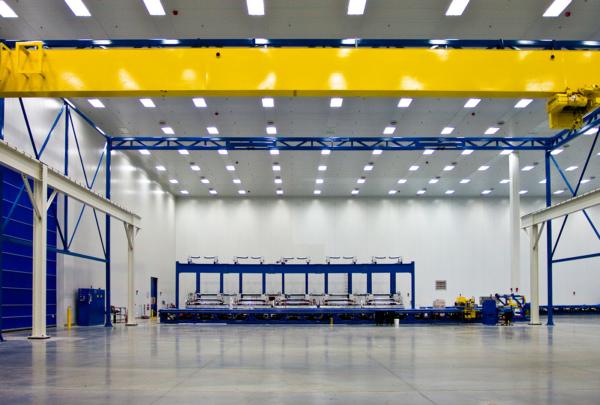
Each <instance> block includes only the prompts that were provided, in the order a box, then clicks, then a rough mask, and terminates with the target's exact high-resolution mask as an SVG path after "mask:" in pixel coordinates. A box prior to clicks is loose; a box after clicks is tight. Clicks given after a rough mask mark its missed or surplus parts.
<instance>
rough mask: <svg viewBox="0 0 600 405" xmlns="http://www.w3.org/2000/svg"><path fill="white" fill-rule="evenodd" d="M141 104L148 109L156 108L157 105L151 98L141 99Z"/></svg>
mask: <svg viewBox="0 0 600 405" xmlns="http://www.w3.org/2000/svg"><path fill="white" fill-rule="evenodd" d="M140 103H142V105H143V106H144V107H146V108H155V107H156V104H154V101H152V99H151V98H140Z"/></svg>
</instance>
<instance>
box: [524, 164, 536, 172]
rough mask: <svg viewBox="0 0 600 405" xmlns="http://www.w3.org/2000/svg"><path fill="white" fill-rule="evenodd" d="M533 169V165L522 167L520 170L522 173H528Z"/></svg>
mask: <svg viewBox="0 0 600 405" xmlns="http://www.w3.org/2000/svg"><path fill="white" fill-rule="evenodd" d="M534 167H535V166H533V165H527V166H523V168H522V169H521V170H522V171H524V172H528V171H531V170H533V168H534Z"/></svg>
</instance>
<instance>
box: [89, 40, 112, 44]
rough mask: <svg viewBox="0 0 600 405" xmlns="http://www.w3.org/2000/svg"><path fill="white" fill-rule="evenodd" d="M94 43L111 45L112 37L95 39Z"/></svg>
mask: <svg viewBox="0 0 600 405" xmlns="http://www.w3.org/2000/svg"><path fill="white" fill-rule="evenodd" d="M93 42H94V45H110V44H112V41H111V40H110V39H95V40H94V41H93Z"/></svg>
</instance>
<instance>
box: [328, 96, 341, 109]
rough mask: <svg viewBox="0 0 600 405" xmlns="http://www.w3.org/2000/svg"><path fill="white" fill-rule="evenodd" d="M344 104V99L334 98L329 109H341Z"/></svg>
mask: <svg viewBox="0 0 600 405" xmlns="http://www.w3.org/2000/svg"><path fill="white" fill-rule="evenodd" d="M343 103H344V99H343V98H341V97H333V98H332V99H331V100H329V107H331V108H340V107H341V106H342V104H343Z"/></svg>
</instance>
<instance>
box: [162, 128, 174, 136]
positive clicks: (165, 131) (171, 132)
mask: <svg viewBox="0 0 600 405" xmlns="http://www.w3.org/2000/svg"><path fill="white" fill-rule="evenodd" d="M161 129H162V131H163V132H164V133H165V134H166V135H174V134H175V131H174V130H173V128H171V127H162V128H161Z"/></svg>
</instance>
